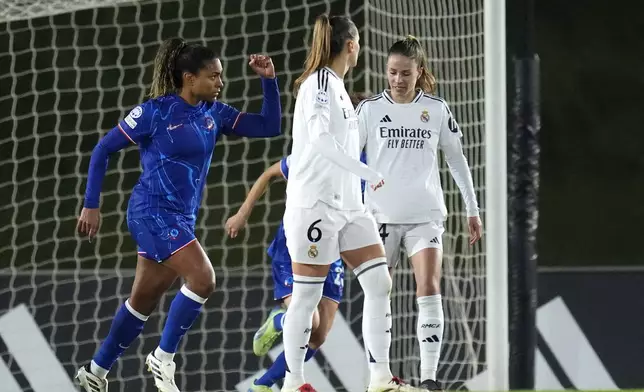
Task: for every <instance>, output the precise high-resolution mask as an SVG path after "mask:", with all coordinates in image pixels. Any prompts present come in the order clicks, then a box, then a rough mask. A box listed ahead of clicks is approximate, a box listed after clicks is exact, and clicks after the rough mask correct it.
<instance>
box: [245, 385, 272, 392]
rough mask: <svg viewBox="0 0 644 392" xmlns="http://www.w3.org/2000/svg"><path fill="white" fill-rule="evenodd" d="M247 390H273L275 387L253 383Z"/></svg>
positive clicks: (259, 391) (258, 391) (265, 391)
mask: <svg viewBox="0 0 644 392" xmlns="http://www.w3.org/2000/svg"><path fill="white" fill-rule="evenodd" d="M247 392H273V388H271V387H267V386H266V385H255V383H253V385H251V386H250V388H248V391H247Z"/></svg>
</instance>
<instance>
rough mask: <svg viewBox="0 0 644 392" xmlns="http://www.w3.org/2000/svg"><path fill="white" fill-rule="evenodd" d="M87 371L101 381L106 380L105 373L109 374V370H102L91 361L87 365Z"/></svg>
mask: <svg viewBox="0 0 644 392" xmlns="http://www.w3.org/2000/svg"><path fill="white" fill-rule="evenodd" d="M89 371H90V373H92V374H93V375H95V376H96V377H98V378H102V379H105V378H107V373H108V372H109V370H107V369H103V368H102V367H100V366H98V364H97V363H96V362H94V361H93V360H92V362H90V364H89Z"/></svg>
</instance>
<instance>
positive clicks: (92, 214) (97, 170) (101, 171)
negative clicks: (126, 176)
mask: <svg viewBox="0 0 644 392" xmlns="http://www.w3.org/2000/svg"><path fill="white" fill-rule="evenodd" d="M131 143H132V142H131V140H130V139H129V138H128V137H127V136H126V135H125V134H124V133H123V131H121V130H120V129H119V128H118V127H114V128H113V129H112V130H111V131H109V132H108V133H107V135H105V136H104V137H103V138H102V139H101V140H100V141H99V142H98V144H97V145H96V147H94V150H93V151H92V157H91V158H90V161H89V170H88V173H87V186H86V189H85V202H84V204H83V211H81V216H80V217H79V219H78V225H77V230H78V232H79V233H80V234H82V235H89V238H90V240H91V239H92V238H93V237H94V236H95V235H96V233H97V232H98V228H99V225H100V213H99V206H100V202H101V186H102V184H103V178H105V172H106V171H107V164H108V161H109V156H110V154H113V153H115V152H117V151H119V150H122V149H123V148H125V147H127V146H129V145H130V144H131Z"/></svg>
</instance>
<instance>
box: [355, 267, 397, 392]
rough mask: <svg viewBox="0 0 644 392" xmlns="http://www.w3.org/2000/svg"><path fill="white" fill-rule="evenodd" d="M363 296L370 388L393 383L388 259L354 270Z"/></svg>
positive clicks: (363, 334)
mask: <svg viewBox="0 0 644 392" xmlns="http://www.w3.org/2000/svg"><path fill="white" fill-rule="evenodd" d="M354 273H355V274H356V276H357V277H358V281H359V282H360V286H362V291H363V292H364V305H363V308H362V336H363V338H364V340H365V346H366V347H367V350H368V351H367V358H368V359H369V373H370V382H369V384H370V385H383V384H386V383H388V382H389V381H391V378H392V374H391V369H390V368H389V348H390V347H391V299H390V298H389V294H390V292H391V277H390V276H389V269H388V268H387V259H386V258H384V257H379V258H377V259H374V260H370V261H367V262H365V263H363V264H361V265H360V266H359V267H358V268H356V269H355V270H354Z"/></svg>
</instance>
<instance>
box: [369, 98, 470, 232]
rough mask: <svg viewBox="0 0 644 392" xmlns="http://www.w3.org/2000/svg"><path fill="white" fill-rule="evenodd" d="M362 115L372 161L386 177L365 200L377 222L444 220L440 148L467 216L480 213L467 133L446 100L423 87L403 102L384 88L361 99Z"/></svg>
mask: <svg viewBox="0 0 644 392" xmlns="http://www.w3.org/2000/svg"><path fill="white" fill-rule="evenodd" d="M357 113H358V118H359V120H360V136H361V142H360V143H361V147H364V148H365V151H366V156H367V164H368V165H369V167H371V168H373V169H375V170H376V171H378V172H380V173H382V175H383V177H384V179H385V185H384V186H383V187H382V189H378V190H377V191H375V192H374V191H373V190H371V189H370V188H369V187H367V188H366V189H365V204H366V205H367V207H368V208H369V210H370V211H371V212H372V213H373V214H374V216H375V217H376V220H377V221H378V223H391V224H406V223H422V222H428V221H432V220H444V219H445V217H446V216H447V208H446V206H445V200H444V198H443V190H442V187H441V181H440V175H439V167H438V149H439V148H440V149H441V150H443V153H444V154H445V159H446V161H447V163H448V165H449V168H450V172H451V173H452V177H453V178H454V180H455V182H456V184H457V185H458V187H459V189H460V191H461V194H462V195H463V199H464V201H465V205H466V208H467V214H468V216H477V215H478V204H477V201H476V194H475V192H474V185H473V183H472V174H471V173H470V169H469V166H468V164H467V160H466V158H465V156H464V155H463V147H462V144H461V137H462V136H463V134H462V133H461V130H460V128H459V126H458V124H457V123H456V121H455V120H454V117H453V116H452V113H451V112H450V110H449V107H448V106H447V104H446V103H445V101H444V100H442V99H440V98H436V97H434V96H432V95H429V94H424V93H423V92H422V91H420V92H419V93H418V95H417V96H416V97H415V98H414V99H413V101H412V102H411V103H408V104H398V103H395V102H394V100H393V99H392V98H391V96H390V95H389V93H388V92H387V91H384V92H383V93H381V94H378V95H376V96H374V97H372V98H369V99H366V100H364V101H362V102H361V103H360V105H358V107H357Z"/></svg>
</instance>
